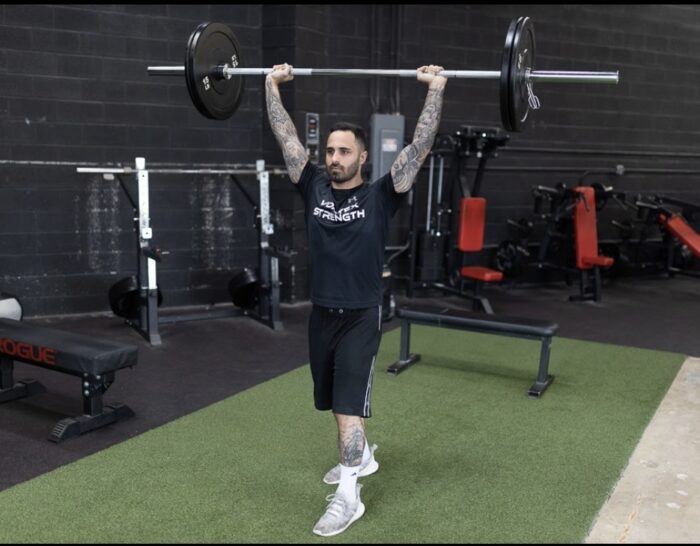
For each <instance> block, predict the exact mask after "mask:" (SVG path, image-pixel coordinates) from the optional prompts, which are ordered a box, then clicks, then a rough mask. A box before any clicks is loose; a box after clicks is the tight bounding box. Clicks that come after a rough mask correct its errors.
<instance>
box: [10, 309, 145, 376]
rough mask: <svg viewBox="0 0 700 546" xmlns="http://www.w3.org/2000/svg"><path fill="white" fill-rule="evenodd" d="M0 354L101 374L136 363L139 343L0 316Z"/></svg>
mask: <svg viewBox="0 0 700 546" xmlns="http://www.w3.org/2000/svg"><path fill="white" fill-rule="evenodd" d="M0 356H4V357H7V358H11V359H12V360H17V361H20V362H27V363H29V364H36V365H39V366H44V367H47V368H52V367H56V368H60V369H61V370H62V371H65V372H68V373H74V374H75V375H81V376H82V375H83V374H85V373H87V374H90V375H101V374H104V373H107V372H111V371H115V370H119V369H121V368H127V367H131V366H134V365H135V364H136V361H137V357H138V348H137V347H136V345H129V344H124V343H116V342H113V341H108V340H105V339H98V338H94V337H90V336H86V335H81V334H74V333H71V332H64V331H62V330H55V329H52V328H47V327H44V326H39V325H36V324H30V323H27V322H24V321H18V320H11V319H0Z"/></svg>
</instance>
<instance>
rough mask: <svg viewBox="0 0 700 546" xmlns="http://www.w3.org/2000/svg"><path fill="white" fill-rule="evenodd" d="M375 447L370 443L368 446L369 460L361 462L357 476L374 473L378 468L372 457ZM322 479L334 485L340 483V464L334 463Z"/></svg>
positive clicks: (375, 445)
mask: <svg viewBox="0 0 700 546" xmlns="http://www.w3.org/2000/svg"><path fill="white" fill-rule="evenodd" d="M375 449H377V444H372V447H370V448H369V451H370V457H369V460H368V461H367V462H366V463H362V464H361V465H360V472H359V473H358V474H357V477H358V478H363V477H364V476H369V475H370V474H374V473H375V472H376V471H377V470H379V463H378V462H377V460H376V459H375V458H374V450H375ZM323 481H324V483H327V484H328V485H335V484H337V483H340V465H339V464H338V465H335V466H334V467H333V468H331V469H330V470H329V471H328V472H326V475H325V476H323Z"/></svg>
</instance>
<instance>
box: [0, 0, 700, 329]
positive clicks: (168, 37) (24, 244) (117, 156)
mask: <svg viewBox="0 0 700 546" xmlns="http://www.w3.org/2000/svg"><path fill="white" fill-rule="evenodd" d="M521 15H527V16H529V17H531V19H532V20H533V22H534V25H535V34H536V45H537V52H536V68H538V69H543V70H557V69H558V70H601V71H602V70H620V74H621V81H620V83H619V84H618V85H612V86H608V85H585V86H584V85H575V84H559V85H555V84H550V85H539V86H536V87H535V91H536V93H537V95H538V97H539V98H540V100H541V102H542V109H541V110H540V111H539V112H537V113H535V114H534V118H533V122H532V123H531V124H530V126H529V128H528V130H527V131H526V132H523V133H518V134H511V135H510V140H509V142H508V144H507V145H506V146H505V147H504V148H502V149H501V150H500V151H499V154H498V157H495V158H492V159H490V160H489V162H488V166H487V173H486V176H485V178H484V186H483V195H484V196H485V197H486V198H487V199H488V203H489V207H488V213H487V221H488V224H487V233H486V238H487V244H488V245H490V246H491V247H493V246H495V245H497V244H498V242H499V241H502V240H503V239H505V238H507V237H508V236H509V233H508V228H507V225H506V220H507V219H508V218H514V219H517V218H519V217H522V216H526V215H528V214H529V213H530V211H531V208H532V197H531V194H530V191H531V187H532V186H533V185H534V184H544V185H550V186H554V185H556V184H557V183H565V184H567V185H570V186H572V185H575V184H576V183H577V182H578V180H579V179H580V177H581V176H582V175H583V174H584V172H589V174H588V175H586V181H587V182H592V181H594V180H597V181H600V182H601V183H605V184H613V185H615V187H616V188H618V189H620V190H622V191H627V192H630V193H634V192H664V193H667V194H671V195H675V196H678V197H685V198H687V199H690V200H694V201H700V196H699V195H698V194H699V193H700V192H699V191H698V189H697V188H698V187H699V186H698V172H699V171H700V166H699V165H698V163H699V160H700V153H699V152H698V151H697V145H696V140H697V133H698V129H697V124H696V121H695V120H696V119H697V118H698V117H699V116H698V113H699V112H698V110H699V109H700V97H699V96H698V92H697V89H696V86H695V84H694V82H695V80H697V79H698V76H700V54H699V53H698V51H700V47H698V46H699V45H700V44H698V41H700V39H699V38H697V35H698V33H697V30H698V27H700V8H698V7H697V6H693V5H634V6H631V5H630V6H628V5H608V6H599V5H560V6H548V5H541V4H540V5H497V6H488V5H440V4H424V5H421V4H415V5H397V6H392V5H368V6H349V5H336V6H330V5H261V4H247V5H138V4H134V5H34V4H30V5H2V6H0V124H1V126H2V131H1V132H0V256H2V267H1V268H0V288H2V289H3V290H6V291H9V292H13V293H15V294H17V295H19V296H20V297H21V299H22V301H23V303H24V304H25V310H26V313H27V315H28V316H40V315H59V314H66V313H82V312H101V311H107V310H108V303H107V298H106V293H107V290H108V289H109V286H110V285H111V284H112V283H114V282H116V281H117V280H118V279H120V278H122V277H123V276H125V275H127V274H129V273H131V272H132V271H133V267H134V263H135V235H134V232H133V226H132V220H131V218H132V216H133V215H132V211H131V209H130V205H129V204H128V201H127V200H126V198H125V196H124V194H123V191H122V190H121V188H120V187H119V186H118V184H117V183H116V182H112V183H108V182H105V181H104V180H103V179H102V178H101V177H100V176H98V175H79V174H77V173H76V172H75V167H76V166H77V164H92V165H105V166H109V165H132V164H133V161H134V158H135V157H137V156H140V157H145V158H146V161H147V164H148V165H157V164H162V163H168V164H179V165H182V166H187V167H191V166H197V165H205V164H207V165H210V164H240V163H242V164H248V165H252V164H253V163H254V162H255V160H257V159H265V160H266V161H267V163H268V164H269V165H281V164H282V158H281V154H280V153H279V150H278V147H277V144H276V143H275V142H274V139H273V137H272V134H271V132H270V130H269V124H268V122H267V115H266V112H265V105H264V93H263V85H262V84H263V82H262V78H255V77H251V78H246V81H245V88H246V89H245V95H244V99H243V102H242V105H241V107H240V109H239V110H238V111H237V112H236V114H235V116H234V117H233V118H231V119H230V120H227V121H223V122H222V121H212V120H208V119H206V118H204V117H203V116H201V115H200V114H199V113H198V112H197V110H196V109H195V108H194V107H193V106H192V104H191V101H190V99H189V97H188V95H187V90H186V86H185V82H184V81H183V79H182V78H166V77H158V78H156V77H149V76H147V75H146V66H148V65H151V64H183V62H184V55H185V51H184V50H185V45H186V42H187V38H188V36H189V34H190V32H191V31H192V30H193V29H194V28H195V26H196V25H197V24H198V23H200V22H202V21H220V22H223V23H226V24H228V25H229V26H230V27H231V28H232V29H233V30H234V32H235V33H236V36H237V37H238V39H239V41H240V42H241V44H242V50H243V59H244V62H245V64H246V65H248V66H259V65H262V66H271V65H272V64H274V63H277V62H282V61H287V62H291V63H293V64H295V65H296V66H302V65H303V66H316V67H345V68H367V67H369V68H372V67H381V68H394V67H397V68H415V67H418V66H420V65H422V64H429V63H437V64H442V65H443V66H445V68H455V69H485V70H500V66H501V55H502V51H503V44H504V41H505V34H506V30H507V28H508V24H509V23H510V21H511V19H513V18H514V17H518V16H521ZM424 97H425V86H424V85H423V84H420V83H419V82H416V81H414V80H412V79H408V78H406V79H401V80H399V81H397V80H393V79H386V78H378V79H373V78H352V79H351V78H323V77H322V78H302V77H299V78H297V79H295V80H294V82H292V83H290V84H287V86H285V88H284V89H283V99H284V101H285V105H286V106H287V107H288V109H289V111H290V113H291V114H292V117H293V119H294V121H295V123H296V126H297V128H298V130H299V133H300V136H301V137H302V138H303V129H304V116H305V113H306V112H317V113H319V114H320V119H321V133H322V135H323V136H325V132H326V131H327V129H328V127H329V126H330V125H331V124H332V123H334V122H335V121H338V120H340V119H347V120H349V121H354V122H356V123H361V124H363V125H365V126H368V124H369V118H370V116H371V114H372V113H373V112H381V113H389V112H400V113H401V114H403V115H405V116H406V138H407V139H410V138H411V136H412V133H413V130H414V128H415V124H416V121H417V118H418V114H419V112H420V109H421V107H422V104H423V100H424ZM499 124H500V112H499V97H498V83H497V82H495V81H473V80H470V81H467V80H460V81H458V80H451V81H450V82H449V83H448V87H447V91H446V95H445V108H444V112H443V118H442V123H441V126H440V131H441V132H442V133H447V134H452V133H454V132H455V131H456V130H458V129H459V128H460V127H462V126H464V125H471V126H484V127H490V126H498V125H499ZM617 165H624V168H625V174H624V175H622V176H616V175H614V174H611V173H614V172H615V171H616V166H617ZM475 167H476V160H475V159H473V160H472V159H470V160H469V163H468V170H467V175H470V176H471V175H473V170H470V169H473V168H475ZM591 171H592V173H591ZM240 179H241V183H242V184H244V185H245V186H246V188H247V189H248V190H249V193H251V194H252V195H254V196H256V195H257V184H256V181H255V177H254V176H253V175H245V176H242V177H240ZM426 180H427V169H424V170H423V172H422V173H421V175H420V180H419V187H418V191H417V194H416V199H417V203H418V209H417V210H418V216H419V217H418V223H419V224H424V223H425V217H424V216H425V211H424V207H425V197H426V195H425V191H426ZM150 183H151V195H150V197H151V219H152V225H153V229H154V244H155V245H156V246H159V247H161V248H163V249H164V250H167V251H169V252H170V253H169V254H168V255H167V256H166V257H165V259H164V261H163V262H162V263H161V264H160V265H159V270H158V271H159V284H160V286H161V289H162V290H163V292H164V296H165V301H164V305H166V306H171V305H172V306H175V305H186V304H201V303H211V302H220V301H227V300H228V294H227V290H226V284H227V281H228V279H229V278H230V276H231V274H232V271H233V270H235V269H236V268H238V267H242V266H244V265H251V264H255V261H256V256H257V242H256V232H255V230H254V229H253V228H252V226H253V224H254V218H253V210H252V208H251V207H250V205H249V203H248V202H247V201H246V200H245V198H243V196H242V195H241V193H240V191H239V189H238V188H237V187H236V185H235V184H233V183H232V181H231V180H230V179H229V178H227V177H226V176H223V175H162V174H152V175H151V177H150ZM271 185H272V195H271V202H272V207H273V220H274V221H275V224H276V233H275V236H274V237H273V244H274V245H276V246H277V247H278V248H279V249H281V251H282V254H283V258H282V260H281V263H280V267H281V269H282V275H283V280H285V287H283V296H284V298H285V300H287V301H298V300H303V299H305V297H306V286H307V277H308V271H307V269H306V246H305V245H306V241H305V237H304V230H303V215H302V212H301V202H300V200H299V198H298V195H297V193H296V190H295V189H294V187H293V186H292V185H291V184H290V183H289V182H288V181H286V180H284V178H283V177H281V176H280V177H275V176H273V177H272V180H271ZM606 214H607V213H606ZM609 214H610V215H613V214H614V213H613V212H612V211H609ZM408 220H409V216H408V208H406V209H404V210H402V211H400V212H399V214H398V216H397V218H396V220H395V221H394V224H393V226H392V234H391V241H390V243H391V244H396V245H399V244H402V243H403V242H405V241H406V236H407V229H408ZM601 220H602V224H603V229H602V233H603V234H605V229H606V228H605V226H606V225H607V222H608V220H609V218H608V217H603V218H601ZM404 258H405V257H403V258H402V259H404ZM404 261H405V259H404ZM397 263H398V262H397ZM292 267H293V272H292Z"/></svg>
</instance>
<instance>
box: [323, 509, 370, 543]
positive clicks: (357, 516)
mask: <svg viewBox="0 0 700 546" xmlns="http://www.w3.org/2000/svg"><path fill="white" fill-rule="evenodd" d="M364 513H365V505H364V504H362V501H360V504H359V505H358V506H357V511H356V512H355V515H354V516H352V518H350V521H348V524H347V525H346V526H345V527H343V528H342V529H338V530H337V531H333V532H332V533H326V534H323V533H319V532H318V531H317V530H316V529H314V533H315V534H317V535H319V536H322V537H333V536H335V535H339V534H340V533H342V532H343V531H345V529H347V528H348V527H350V525H352V524H353V523H355V522H356V521H357V520H358V519H360V518H361V517H362V515H363V514H364Z"/></svg>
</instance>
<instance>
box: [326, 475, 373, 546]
mask: <svg viewBox="0 0 700 546" xmlns="http://www.w3.org/2000/svg"><path fill="white" fill-rule="evenodd" d="M361 487H362V485H361V484H359V483H358V484H357V490H356V495H355V498H354V499H350V498H348V497H346V496H344V495H339V494H338V493H337V492H336V493H333V494H332V495H328V496H327V497H326V500H328V501H330V504H329V505H328V506H327V507H326V513H325V514H323V515H322V516H321V519H319V520H318V522H317V523H316V525H314V533H316V534H317V535H321V536H322V537H332V536H333V535H337V534H340V533H342V532H343V531H345V529H347V528H348V527H350V524H351V523H353V522H354V521H357V520H358V519H360V518H361V517H362V514H364V513H365V505H364V504H362V501H361V500H360V488H361Z"/></svg>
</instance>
